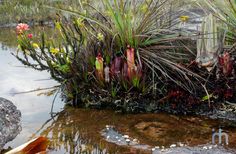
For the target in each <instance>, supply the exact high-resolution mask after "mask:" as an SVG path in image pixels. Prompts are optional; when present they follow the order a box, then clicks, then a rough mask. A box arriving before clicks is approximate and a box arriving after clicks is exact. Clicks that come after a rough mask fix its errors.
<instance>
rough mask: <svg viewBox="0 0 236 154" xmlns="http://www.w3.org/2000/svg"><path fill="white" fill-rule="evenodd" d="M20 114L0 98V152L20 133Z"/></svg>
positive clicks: (12, 105)
mask: <svg viewBox="0 0 236 154" xmlns="http://www.w3.org/2000/svg"><path fill="white" fill-rule="evenodd" d="M20 118H21V113H20V111H19V110H17V108H16V106H15V105H14V104H13V103H12V102H10V101H9V100H6V99H4V98H1V97H0V152H1V150H2V149H3V146H4V145H5V144H6V143H7V142H10V141H12V140H13V139H14V138H15V137H16V136H17V135H18V134H19V133H20V131H21V125H20Z"/></svg>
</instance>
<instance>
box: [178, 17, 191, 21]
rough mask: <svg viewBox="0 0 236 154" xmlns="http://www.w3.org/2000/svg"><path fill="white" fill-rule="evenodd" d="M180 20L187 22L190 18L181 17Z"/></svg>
mask: <svg viewBox="0 0 236 154" xmlns="http://www.w3.org/2000/svg"><path fill="white" fill-rule="evenodd" d="M179 19H180V20H181V21H182V22H187V21H188V20H189V16H180V17H179Z"/></svg>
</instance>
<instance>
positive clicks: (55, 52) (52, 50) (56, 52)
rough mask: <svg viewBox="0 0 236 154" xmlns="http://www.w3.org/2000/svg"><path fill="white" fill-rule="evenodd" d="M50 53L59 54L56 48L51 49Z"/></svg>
mask: <svg viewBox="0 0 236 154" xmlns="http://www.w3.org/2000/svg"><path fill="white" fill-rule="evenodd" d="M50 52H51V53H52V54H54V55H55V54H58V53H59V49H58V48H51V49H50Z"/></svg>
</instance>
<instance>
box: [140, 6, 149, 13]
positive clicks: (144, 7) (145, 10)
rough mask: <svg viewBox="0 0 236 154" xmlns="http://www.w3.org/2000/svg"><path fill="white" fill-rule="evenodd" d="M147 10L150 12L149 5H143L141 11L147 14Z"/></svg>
mask: <svg viewBox="0 0 236 154" xmlns="http://www.w3.org/2000/svg"><path fill="white" fill-rule="evenodd" d="M147 10H148V5H147V4H142V5H141V11H142V12H143V13H145V12H147Z"/></svg>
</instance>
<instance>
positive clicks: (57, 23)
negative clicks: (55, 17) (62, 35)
mask: <svg viewBox="0 0 236 154" xmlns="http://www.w3.org/2000/svg"><path fill="white" fill-rule="evenodd" d="M55 26H56V28H57V29H58V30H60V31H61V25H60V23H59V22H56V23H55Z"/></svg>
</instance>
